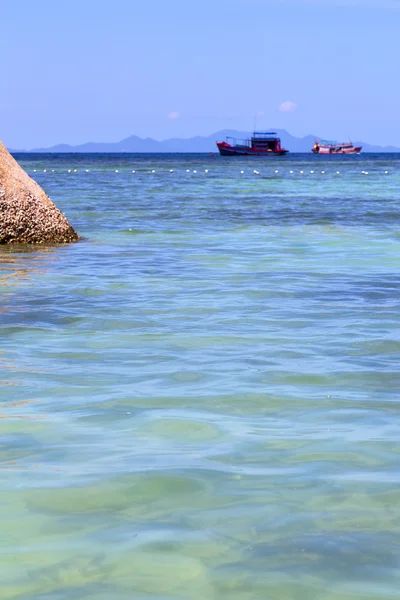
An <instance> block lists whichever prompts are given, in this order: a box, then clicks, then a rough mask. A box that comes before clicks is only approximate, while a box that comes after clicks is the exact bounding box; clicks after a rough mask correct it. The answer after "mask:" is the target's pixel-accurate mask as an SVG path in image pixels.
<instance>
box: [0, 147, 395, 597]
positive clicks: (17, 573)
mask: <svg viewBox="0 0 400 600" xmlns="http://www.w3.org/2000/svg"><path fill="white" fill-rule="evenodd" d="M17 159H18V161H19V162H20V164H21V165H22V166H23V167H24V168H25V169H26V171H27V172H28V173H29V174H30V175H31V176H32V177H33V178H34V179H35V180H36V181H37V182H38V183H39V184H40V185H41V186H42V187H43V188H44V189H45V190H46V192H47V193H48V194H49V196H50V197H51V198H52V199H53V200H54V202H55V203H56V205H57V206H58V207H59V208H60V209H61V210H62V211H63V212H64V213H65V214H66V215H67V217H68V219H69V220H70V222H71V224H72V225H73V226H74V228H75V229H76V230H77V231H78V233H79V234H80V235H81V236H82V239H81V241H80V242H78V243H76V244H72V245H69V246H63V247H56V248H55V247H52V248H50V247H43V248H38V247H35V248H26V247H3V248H1V249H0V292H1V305H0V340H1V346H0V380H1V384H2V385H1V387H0V416H1V419H0V458H1V469H2V470H1V480H0V481H1V485H0V503H1V512H0V527H1V539H2V544H1V560H0V582H1V597H2V598H5V599H7V600H10V599H13V600H39V599H40V600H133V599H135V600H397V599H398V598H399V594H400V592H399V590H400V537H399V534H400V510H399V507H400V487H399V483H400V446H399V437H400V427H399V425H400V423H399V420H400V419H399V411H400V405H399V393H400V369H399V359H400V220H399V216H400V156H399V155H367V154H361V155H360V156H354V157H319V156H316V157H315V156H312V155H288V156H286V157H282V158H272V159H270V160H265V159H264V160H263V159H256V158H253V159H229V158H225V159H224V158H222V157H219V156H207V155H129V154H123V155H117V154H114V155H111V154H109V155H54V154H52V155H45V154H40V155H39V154H37V155H31V154H20V155H17ZM255 170H256V171H258V174H257V173H254V171H255ZM133 171H135V172H133ZM171 171H172V172H171ZM291 171H292V172H291ZM363 171H364V172H366V173H363Z"/></svg>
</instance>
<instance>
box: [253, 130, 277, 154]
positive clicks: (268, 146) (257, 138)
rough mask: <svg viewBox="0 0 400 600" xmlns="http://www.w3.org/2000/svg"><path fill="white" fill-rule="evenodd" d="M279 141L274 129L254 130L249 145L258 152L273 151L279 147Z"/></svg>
mask: <svg viewBox="0 0 400 600" xmlns="http://www.w3.org/2000/svg"><path fill="white" fill-rule="evenodd" d="M280 142H281V141H280V139H279V138H278V136H277V134H276V133H275V132H274V131H255V132H254V133H253V135H252V138H251V147H252V148H253V149H254V150H258V151H260V152H268V151H269V152H275V151H276V150H279V149H280V147H281V144H280Z"/></svg>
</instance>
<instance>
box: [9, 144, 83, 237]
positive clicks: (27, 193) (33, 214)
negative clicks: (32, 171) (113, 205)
mask: <svg viewBox="0 0 400 600" xmlns="http://www.w3.org/2000/svg"><path fill="white" fill-rule="evenodd" d="M78 238H79V236H78V235H77V234H76V233H75V231H74V230H73V229H72V227H71V225H70V224H69V223H68V221H67V219H66V218H65V217H64V215H63V214H62V212H60V211H59V210H58V208H57V207H56V206H55V204H54V203H53V202H52V201H51V200H50V198H49V197H48V196H47V195H46V194H45V192H44V191H43V190H42V188H41V187H40V185H38V184H37V183H36V182H35V181H33V179H31V178H30V177H29V175H28V174H27V173H25V171H24V170H23V169H22V168H21V167H20V166H19V164H18V163H17V161H16V160H14V158H13V157H12V156H11V154H10V153H9V152H8V150H7V149H6V148H5V147H4V146H3V144H2V143H1V142H0V244H18V243H19V244H63V243H66V242H75V241H76V240H77V239H78Z"/></svg>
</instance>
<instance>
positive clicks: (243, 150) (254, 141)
mask: <svg viewBox="0 0 400 600" xmlns="http://www.w3.org/2000/svg"><path fill="white" fill-rule="evenodd" d="M217 146H218V150H219V153H220V154H221V155H222V156H283V155H284V154H287V153H288V152H289V150H285V149H284V148H282V146H281V140H280V138H279V137H278V136H277V134H276V133H275V132H273V131H266V132H265V131H255V132H254V133H253V135H252V137H251V138H250V139H247V140H237V139H236V138H232V137H227V138H226V142H217Z"/></svg>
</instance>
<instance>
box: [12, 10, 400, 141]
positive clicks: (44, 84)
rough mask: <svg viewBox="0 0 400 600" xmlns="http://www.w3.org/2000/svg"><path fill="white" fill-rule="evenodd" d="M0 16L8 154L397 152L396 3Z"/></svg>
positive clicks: (399, 37) (399, 23)
mask: <svg viewBox="0 0 400 600" xmlns="http://www.w3.org/2000/svg"><path fill="white" fill-rule="evenodd" d="M1 11H2V17H1V21H2V35H1V37H0V52H1V56H2V59H3V60H2V77H1V78H0V138H1V139H2V140H3V141H4V142H5V143H6V144H7V145H8V146H11V147H13V148H32V147H35V146H36V147H37V146H49V145H52V144H55V143H58V142H66V143H71V144H78V143H83V142H86V141H118V140H120V139H122V138H124V137H127V136H129V135H131V134H136V135H139V136H141V137H146V136H149V137H154V138H156V139H165V138H168V137H175V136H179V137H191V136H193V135H207V134H210V133H213V132H214V131H217V130H219V129H223V128H230V129H245V130H250V129H251V128H252V126H253V116H254V114H255V113H258V114H259V117H258V126H259V128H264V127H277V128H285V129H287V130H288V131H290V133H292V134H293V135H299V136H301V135H306V134H309V133H311V134H318V135H320V136H322V137H326V138H335V139H338V138H343V139H347V138H348V137H351V138H352V139H353V140H356V139H358V140H360V139H361V140H363V141H366V142H371V143H377V144H394V145H399V146H400V119H399V106H400V80H399V76H398V60H399V57H400V0H201V1H200V0H191V1H187V0H186V1H185V2H184V1H183V0H146V1H145V0H113V1H112V2H111V1H107V2H106V1H104V0H79V1H78V0H68V2H64V0H57V1H56V0H35V1H33V0H19V1H18V2H4V3H2V7H1Z"/></svg>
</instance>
